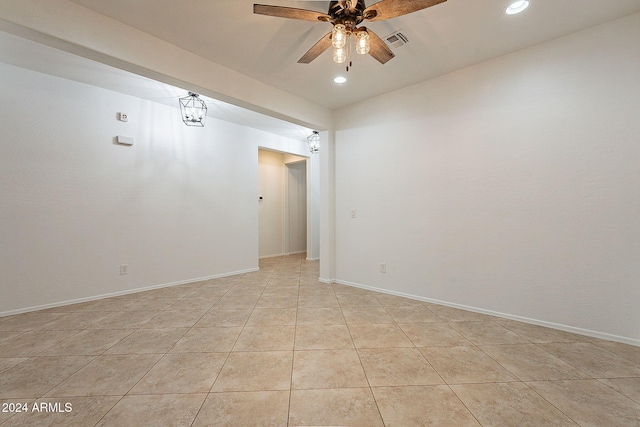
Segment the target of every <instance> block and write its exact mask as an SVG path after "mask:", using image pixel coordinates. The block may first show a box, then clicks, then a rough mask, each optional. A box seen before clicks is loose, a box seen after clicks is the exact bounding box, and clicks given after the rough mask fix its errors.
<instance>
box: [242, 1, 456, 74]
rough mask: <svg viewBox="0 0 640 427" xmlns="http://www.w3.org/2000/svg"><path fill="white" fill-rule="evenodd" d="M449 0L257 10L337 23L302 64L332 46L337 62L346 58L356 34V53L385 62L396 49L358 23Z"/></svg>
mask: <svg viewBox="0 0 640 427" xmlns="http://www.w3.org/2000/svg"><path fill="white" fill-rule="evenodd" d="M445 1H447V0H381V1H379V2H377V3H375V4H373V5H371V6H369V7H367V6H366V5H365V3H364V0H337V1H331V2H330V3H329V11H328V12H327V13H326V14H325V13H320V12H316V11H313V10H307V9H297V8H293V7H284V6H270V5H265V4H254V5H253V13H257V14H260V15H269V16H277V17H280V18H290V19H299V20H304V21H313V22H318V21H319V22H328V23H330V24H331V25H333V29H332V31H331V32H330V33H328V34H327V35H325V36H324V37H323V38H321V39H320V40H319V41H318V42H317V43H316V44H315V45H313V47H311V49H309V50H308V51H307V53H305V54H304V55H303V56H302V58H300V59H299V60H298V63H300V64H309V63H310V62H311V61H313V60H314V59H316V58H317V57H318V56H320V54H321V53H323V52H324V51H325V50H327V49H329V47H331V46H333V48H334V51H333V60H334V62H337V63H342V62H345V60H346V57H347V55H348V49H347V41H348V39H349V37H350V36H352V35H353V37H354V38H355V40H356V53H360V54H367V53H368V54H369V55H371V56H373V57H374V58H375V59H377V60H378V61H379V62H380V63H381V64H385V63H386V62H387V61H389V60H390V59H392V58H393V57H394V56H395V55H394V53H393V52H392V51H391V49H389V47H388V46H387V45H386V44H385V43H384V42H383V41H382V39H380V37H378V36H377V35H376V33H374V32H373V31H371V30H370V29H369V28H367V27H364V26H362V27H358V25H360V24H361V23H362V22H363V21H369V22H376V21H384V20H385V19H391V18H396V17H398V16H402V15H406V14H409V13H412V12H417V11H419V10H422V9H426V8H428V7H431V6H435V5H437V4H440V3H444V2H445ZM347 70H348V67H347Z"/></svg>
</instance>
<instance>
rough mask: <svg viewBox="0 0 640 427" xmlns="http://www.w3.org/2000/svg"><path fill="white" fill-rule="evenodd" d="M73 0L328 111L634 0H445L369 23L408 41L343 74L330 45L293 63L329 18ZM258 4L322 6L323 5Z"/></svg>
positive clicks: (276, 0)
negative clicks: (388, 56)
mask: <svg viewBox="0 0 640 427" xmlns="http://www.w3.org/2000/svg"><path fill="white" fill-rule="evenodd" d="M71 1H73V2H74V3H77V4H79V5H81V6H84V7H87V8H89V9H92V10H94V11H96V12H98V13H101V14H103V15H106V16H109V17H111V18H113V19H115V20H117V21H120V22H123V23H125V24H127V25H129V26H131V27H135V28H137V29H139V30H141V31H144V32H146V33H149V34H151V35H153V36H155V37H158V38H160V39H162V40H165V41H167V42H169V43H172V44H174V45H176V46H179V47H181V48H183V49H186V50H188V51H191V52H192V53H195V54H197V55H199V56H202V57H204V58H207V59H209V60H211V61H214V62H216V63H218V64H221V65H224V66H225V67H228V68H231V69H233V70H235V71H238V72H240V73H243V74H245V75H247V76H250V77H252V78H254V79H257V80H259V81H262V82H264V83H267V84H269V85H272V86H275V87H277V88H280V89H282V90H284V91H287V92H289V93H292V94H295V95H298V96H300V97H302V98H305V99H308V100H310V101H313V102H315V103H317V104H320V105H323V106H326V107H328V108H331V109H335V108H339V107H343V106H346V105H349V104H352V103H354V102H357V101H361V100H364V99H367V98H370V97H373V96H376V95H380V94H383V93H386V92H389V91H392V90H396V89H399V88H402V87H406V86H409V85H411V84H414V83H418V82H421V81H424V80H427V79H430V78H433V77H436V76H439V75H442V74H446V73H448V72H451V71H454V70H457V69H461V68H465V67H468V66H470V65H473V64H476V63H479V62H483V61H486V60H489V59H491V58H494V57H497V56H502V55H505V54H508V53H511V52H514V51H517V50H520V49H523V48H526V47H528V46H532V45H535V44H538V43H542V42H544V41H547V40H551V39H554V38H557V37H561V36H564V35H567V34H570V33H573V32H576V31H579V30H582V29H585V28H588V27H591V26H594V25H597V24H600V23H604V22H606V21H610V20H612V19H616V18H620V17H623V16H626V15H629V14H631V13H635V12H638V11H640V0H530V1H531V6H530V7H529V9H527V10H526V11H525V12H523V13H521V14H519V15H514V16H508V15H506V14H505V13H504V10H505V9H506V7H507V6H508V5H509V3H510V1H511V0H448V1H446V2H445V3H442V4H439V5H437V6H433V7H431V8H427V9H424V10H422V11H419V12H415V13H413V14H410V15H405V16H403V17H399V18H394V19H391V20H388V21H382V22H373V23H368V24H367V27H368V28H370V29H372V30H373V31H375V32H376V33H377V34H378V35H379V36H381V37H383V36H386V35H388V34H390V33H392V32H393V31H395V30H402V33H403V34H405V35H406V36H407V37H408V38H409V43H408V44H406V45H404V46H402V47H400V48H398V49H397V50H395V54H396V57H395V58H394V59H392V60H391V61H389V62H388V63H387V64H385V65H381V64H380V63H378V62H377V61H375V60H374V59H373V58H371V57H370V56H359V55H356V58H354V60H353V62H354V64H353V67H352V69H351V70H350V71H349V73H348V74H346V73H344V68H343V67H342V66H340V65H337V64H334V63H333V61H332V59H331V52H330V50H329V51H327V52H325V53H323V54H322V55H320V57H318V58H317V59H316V60H315V61H314V62H312V63H311V64H308V65H304V64H298V63H297V60H298V59H299V58H300V57H301V56H302V55H303V54H304V53H305V52H306V51H307V50H308V49H309V48H310V47H311V46H312V45H313V44H314V43H315V42H316V41H317V40H318V39H320V38H321V37H322V36H324V35H325V34H326V33H328V32H329V31H330V30H331V24H328V23H323V22H318V23H315V22H309V21H296V20H291V19H283V18H277V17H270V16H263V15H255V14H253V13H252V11H253V3H254V1H252V0H189V1H175V0H109V1H104V0H71ZM258 1H260V2H262V3H264V4H273V5H280V6H291V7H297V8H304V9H312V10H316V11H319V12H325V13H326V11H327V9H328V5H329V2H328V1H301V0H264V1H262V0H258ZM398 1H401V0H398ZM370 4H373V2H367V5H370ZM340 73H342V74H346V75H347V77H348V78H349V81H348V83H347V84H346V85H343V86H338V85H335V84H334V83H333V82H332V79H333V77H334V76H335V75H337V74H340Z"/></svg>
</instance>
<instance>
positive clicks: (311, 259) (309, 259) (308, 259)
mask: <svg viewBox="0 0 640 427" xmlns="http://www.w3.org/2000/svg"><path fill="white" fill-rule="evenodd" d="M307 261H320V258H319V257H318V258H307Z"/></svg>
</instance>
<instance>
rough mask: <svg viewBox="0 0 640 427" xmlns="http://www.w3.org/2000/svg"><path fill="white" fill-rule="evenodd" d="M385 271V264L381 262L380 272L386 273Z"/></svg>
mask: <svg viewBox="0 0 640 427" xmlns="http://www.w3.org/2000/svg"><path fill="white" fill-rule="evenodd" d="M386 272H387V264H386V263H384V262H383V263H381V264H380V273H386Z"/></svg>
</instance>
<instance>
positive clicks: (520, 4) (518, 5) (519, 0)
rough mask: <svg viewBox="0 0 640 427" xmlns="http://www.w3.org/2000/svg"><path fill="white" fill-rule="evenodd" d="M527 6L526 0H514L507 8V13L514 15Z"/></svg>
mask: <svg viewBox="0 0 640 427" xmlns="http://www.w3.org/2000/svg"><path fill="white" fill-rule="evenodd" d="M528 7H529V1H528V0H516V1H514V2H513V3H511V5H510V6H509V7H508V8H507V10H506V12H507V15H515V14H516V13H520V12H522V11H523V10H525V9H526V8H528Z"/></svg>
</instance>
